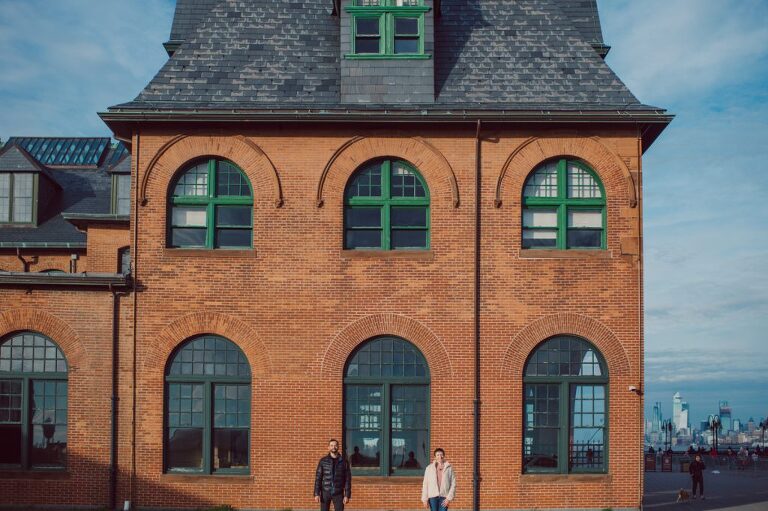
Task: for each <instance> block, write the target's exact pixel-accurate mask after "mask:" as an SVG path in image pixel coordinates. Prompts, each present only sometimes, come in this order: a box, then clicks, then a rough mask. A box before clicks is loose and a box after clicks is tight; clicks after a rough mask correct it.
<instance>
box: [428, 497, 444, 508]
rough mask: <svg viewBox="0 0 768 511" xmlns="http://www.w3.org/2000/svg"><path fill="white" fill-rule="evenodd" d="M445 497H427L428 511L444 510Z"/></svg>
mask: <svg viewBox="0 0 768 511" xmlns="http://www.w3.org/2000/svg"><path fill="white" fill-rule="evenodd" d="M444 502H445V497H430V498H429V511H441V510H442V511H445V506H444V505H443V503H444Z"/></svg>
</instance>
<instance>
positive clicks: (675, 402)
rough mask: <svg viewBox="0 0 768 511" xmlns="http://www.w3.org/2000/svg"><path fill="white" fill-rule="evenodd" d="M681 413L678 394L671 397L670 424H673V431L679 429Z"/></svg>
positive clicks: (681, 405) (681, 402) (681, 400)
mask: <svg viewBox="0 0 768 511" xmlns="http://www.w3.org/2000/svg"><path fill="white" fill-rule="evenodd" d="M682 411H683V399H682V398H681V397H680V393H679V392H675V395H674V396H672V422H673V423H674V424H675V431H677V430H678V429H679V428H680V414H681V413H682Z"/></svg>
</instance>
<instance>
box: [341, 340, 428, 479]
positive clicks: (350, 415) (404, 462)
mask: <svg viewBox="0 0 768 511" xmlns="http://www.w3.org/2000/svg"><path fill="white" fill-rule="evenodd" d="M343 420H344V424H343V430H344V449H345V454H346V455H347V456H348V460H349V464H350V467H352V473H353V474H356V475H375V476H420V475H423V473H424V468H425V467H426V466H427V464H428V463H429V459H430V458H429V454H430V450H429V431H430V428H429V424H430V374H429V365H428V364H427V361H426V359H425V358H424V355H422V353H421V352H420V351H419V350H418V348H416V347H415V346H414V345H413V344H411V343H410V342H408V341H406V340H405V339H402V338H400V337H394V336H381V337H375V338H372V339H369V340H368V341H366V342H364V343H363V344H361V345H360V346H359V347H358V348H357V349H356V350H355V351H354V352H353V353H352V354H351V355H350V357H349V359H348V360H347V363H346V365H345V368H344V418H343Z"/></svg>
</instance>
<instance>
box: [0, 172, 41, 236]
mask: <svg viewBox="0 0 768 511" xmlns="http://www.w3.org/2000/svg"><path fill="white" fill-rule="evenodd" d="M37 182H38V177H37V174H33V173H31V172H30V173H21V172H15V173H7V172H4V173H0V224H34V223H35V222H36V221H37V211H36V209H37V208H35V203H36V200H35V199H36V195H37Z"/></svg>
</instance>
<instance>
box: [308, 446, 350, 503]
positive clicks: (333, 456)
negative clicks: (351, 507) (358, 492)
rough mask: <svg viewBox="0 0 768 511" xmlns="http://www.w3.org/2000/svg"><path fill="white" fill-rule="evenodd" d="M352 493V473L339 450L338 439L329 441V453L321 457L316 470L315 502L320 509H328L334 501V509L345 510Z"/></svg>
mask: <svg viewBox="0 0 768 511" xmlns="http://www.w3.org/2000/svg"><path fill="white" fill-rule="evenodd" d="M351 495H352V473H351V472H350V470H349V464H348V463H347V462H346V461H345V460H344V457H343V456H342V455H341V453H340V452H339V442H338V440H335V439H331V440H330V441H329V442H328V454H326V455H325V456H323V457H322V458H320V461H319V462H318V463H317V470H315V502H319V503H320V511H328V510H329V509H330V507H331V501H333V509H334V511H344V504H346V503H347V502H349V499H350V497H351Z"/></svg>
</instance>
